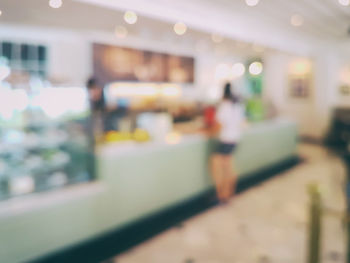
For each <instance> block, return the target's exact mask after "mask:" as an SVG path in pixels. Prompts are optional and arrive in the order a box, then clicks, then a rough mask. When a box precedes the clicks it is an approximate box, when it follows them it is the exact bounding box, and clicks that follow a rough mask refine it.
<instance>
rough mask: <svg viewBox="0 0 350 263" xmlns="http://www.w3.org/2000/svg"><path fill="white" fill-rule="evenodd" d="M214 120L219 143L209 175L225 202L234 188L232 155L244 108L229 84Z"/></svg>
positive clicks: (238, 138) (222, 200)
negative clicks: (210, 174)
mask: <svg viewBox="0 0 350 263" xmlns="http://www.w3.org/2000/svg"><path fill="white" fill-rule="evenodd" d="M215 118H216V125H217V126H218V133H219V136H218V139H219V142H218V145H217V146H216V149H215V153H214V154H213V155H212V157H211V161H210V165H211V173H212V177H213V180H214V182H215V186H216V193H217V197H218V199H219V201H221V202H226V201H228V200H229V198H230V197H231V196H232V194H233V193H234V192H235V188H236V183H237V174H236V169H235V167H234V166H233V153H234V150H235V148H236V147H237V145H238V143H239V141H240V139H241V135H242V128H243V124H244V121H245V116H244V108H243V106H242V105H240V103H239V101H238V98H237V97H236V96H234V95H233V93H232V90H231V84H230V83H227V84H226V85H225V88H224V94H223V98H222V101H221V103H220V105H219V106H218V108H217V112H216V117H215Z"/></svg>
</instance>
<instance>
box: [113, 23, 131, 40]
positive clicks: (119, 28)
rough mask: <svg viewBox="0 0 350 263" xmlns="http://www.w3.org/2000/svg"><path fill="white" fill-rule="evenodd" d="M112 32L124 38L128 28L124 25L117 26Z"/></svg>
mask: <svg viewBox="0 0 350 263" xmlns="http://www.w3.org/2000/svg"><path fill="white" fill-rule="evenodd" d="M114 32H115V35H116V36H117V37H118V38H126V36H127V35H128V30H127V29H126V27H124V26H117V27H116V28H115V31H114Z"/></svg>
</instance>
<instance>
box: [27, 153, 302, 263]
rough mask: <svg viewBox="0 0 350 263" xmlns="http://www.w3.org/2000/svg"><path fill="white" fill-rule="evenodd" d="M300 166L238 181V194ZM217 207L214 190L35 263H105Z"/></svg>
mask: <svg viewBox="0 0 350 263" xmlns="http://www.w3.org/2000/svg"><path fill="white" fill-rule="evenodd" d="M300 162H301V159H300V158H299V157H298V156H295V157H292V158H289V159H287V160H285V161H283V162H280V163H279V164H278V165H274V166H270V167H268V168H266V169H264V170H261V171H259V172H257V173H252V174H248V175H245V176H244V177H242V178H240V179H239V181H238V185H237V192H238V193H240V192H243V191H245V190H247V189H248V188H251V187H253V186H255V185H258V184H260V183H261V182H263V181H266V180H268V179H269V178H272V177H274V176H277V175H283V172H284V171H286V170H288V169H290V168H292V167H294V166H295V165H297V164H299V163H300ZM217 204H218V202H217V200H216V197H215V190H214V189H210V190H208V191H205V192H203V193H202V194H200V195H198V196H196V197H194V198H191V199H189V200H187V201H185V202H182V203H180V204H178V205H176V206H173V207H170V208H167V209H165V210H163V211H161V212H159V213H156V214H154V215H152V216H149V217H147V218H144V219H141V220H138V221H136V222H134V223H132V224H129V225H127V226H125V227H123V228H121V229H120V228H118V230H116V231H109V232H108V233H105V234H103V235H100V236H99V237H98V238H95V239H91V240H88V241H86V242H84V243H80V244H79V245H76V246H74V247H70V248H68V249H65V250H62V251H59V252H57V253H55V254H52V255H48V256H46V257H43V258H41V259H38V260H35V261H32V262H33V263H56V262H57V263H63V262H64V263H70V262H72V263H77V262H101V261H104V260H106V259H109V258H112V257H114V256H116V255H118V254H120V253H122V252H124V251H126V250H128V249H130V248H132V247H133V246H135V245H137V244H140V243H142V242H144V241H146V240H147V239H150V238H151V237H153V236H155V235H157V234H159V233H161V232H163V231H165V230H166V229H168V228H170V227H174V226H181V222H182V221H184V220H186V219H188V218H190V217H192V216H193V215H196V214H198V213H200V212H202V211H205V210H206V209H208V208H210V207H213V206H215V205H217Z"/></svg>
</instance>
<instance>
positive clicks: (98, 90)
mask: <svg viewBox="0 0 350 263" xmlns="http://www.w3.org/2000/svg"><path fill="white" fill-rule="evenodd" d="M86 86H87V88H88V92H89V102H90V109H91V114H92V126H93V132H94V134H95V135H97V136H99V135H101V134H102V133H103V131H104V129H105V122H106V120H105V119H106V118H105V117H106V116H105V113H106V103H105V99H104V94H103V87H101V86H100V85H99V83H98V81H97V80H96V79H95V78H90V79H89V80H88V81H87V84H86Z"/></svg>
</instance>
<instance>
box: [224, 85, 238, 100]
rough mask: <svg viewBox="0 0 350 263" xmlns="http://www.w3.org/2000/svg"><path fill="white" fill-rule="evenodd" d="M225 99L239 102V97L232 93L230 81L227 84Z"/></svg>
mask: <svg viewBox="0 0 350 263" xmlns="http://www.w3.org/2000/svg"><path fill="white" fill-rule="evenodd" d="M223 99H226V100H231V101H232V102H233V103H236V102H238V97H237V96H235V95H234V94H233V93H232V87H231V83H229V82H227V83H226V84H225V87H224V96H223Z"/></svg>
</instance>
